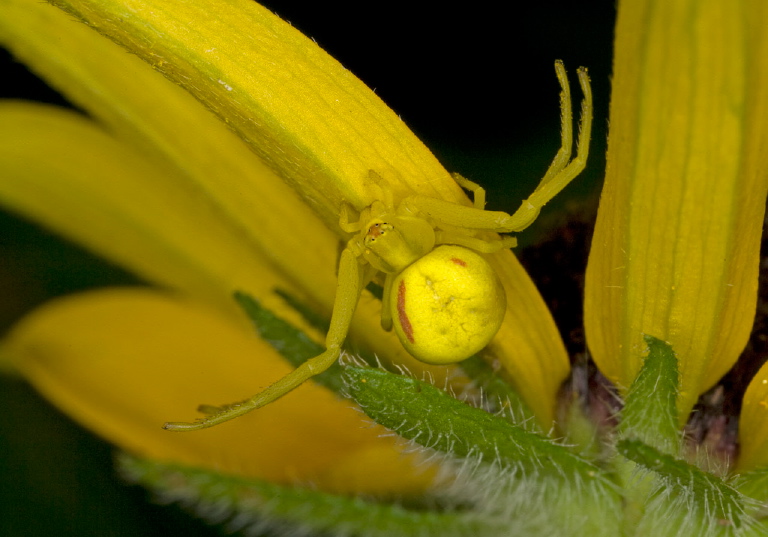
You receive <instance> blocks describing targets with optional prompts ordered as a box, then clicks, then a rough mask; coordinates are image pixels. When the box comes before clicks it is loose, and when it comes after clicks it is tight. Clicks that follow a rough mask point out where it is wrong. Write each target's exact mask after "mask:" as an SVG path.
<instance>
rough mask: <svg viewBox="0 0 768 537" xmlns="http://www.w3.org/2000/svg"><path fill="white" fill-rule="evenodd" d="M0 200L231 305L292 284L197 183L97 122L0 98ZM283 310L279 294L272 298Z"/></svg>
mask: <svg viewBox="0 0 768 537" xmlns="http://www.w3.org/2000/svg"><path fill="white" fill-rule="evenodd" d="M0 116H1V117H2V121H1V122H0V162H2V163H3V180H2V181H0V200H2V202H3V203H4V204H6V205H8V206H9V207H11V208H13V209H15V210H17V211H20V212H21V213H23V214H25V215H29V216H30V217H33V218H34V219H36V220H37V221H39V222H41V223H43V224H44V225H46V226H49V227H51V228H53V229H56V230H58V231H59V232H60V233H62V234H64V235H65V236H67V237H70V238H72V239H75V240H77V241H79V242H80V243H82V244H84V245H85V246H86V247H88V248H89V249H91V250H93V251H95V252H98V253H100V254H102V255H104V256H105V257H107V258H108V259H111V260H113V261H115V262H117V263H120V264H121V265H122V266H125V267H127V268H129V269H130V270H132V271H134V272H135V273H136V274H138V275H140V276H142V277H143V278H145V279H147V280H149V281H152V282H158V283H161V284H163V285H166V286H168V287H171V288H175V289H182V290H185V291H187V292H188V293H189V294H191V295H194V296H197V297H198V298H200V299H202V300H205V301H207V302H211V303H213V304H215V305H217V306H218V307H220V308H222V309H224V310H225V311H230V312H232V311H234V308H235V306H234V304H233V300H232V299H231V293H232V291H233V290H235V289H245V290H248V291H249V292H251V293H254V294H257V295H259V296H265V297H268V296H270V295H273V293H272V289H273V288H274V287H284V288H285V289H287V290H295V287H294V286H293V285H292V283H291V282H290V281H288V280H287V279H285V278H283V277H281V276H279V275H278V274H277V273H276V272H275V271H274V270H273V269H271V267H270V266H269V264H267V263H266V262H265V260H264V258H263V256H262V255H261V252H259V250H258V248H256V247H254V245H253V243H252V242H249V241H247V240H245V239H244V237H243V236H242V234H241V233H239V232H238V229H237V228H236V227H233V226H231V225H230V222H229V221H227V220H226V219H225V218H222V217H221V216H220V215H219V214H217V212H216V211H215V209H213V208H212V207H210V205H209V204H208V203H207V201H206V200H205V199H204V198H200V197H199V196H197V195H196V193H195V192H194V190H190V189H188V188H183V187H184V186H185V185H184V183H182V182H180V181H173V180H170V179H169V175H170V174H173V173H174V170H172V169H164V168H161V167H158V166H156V165H155V164H153V163H151V162H148V161H147V160H146V159H144V158H143V156H142V155H141V154H138V153H136V152H135V151H133V150H132V148H130V147H128V146H126V145H124V144H121V143H119V142H118V141H116V140H115V139H113V138H112V137H111V136H109V135H108V134H107V133H105V132H104V131H103V130H101V129H99V128H98V127H97V126H96V125H95V124H94V123H93V122H91V121H89V120H87V119H85V118H84V117H82V116H79V115H77V114H74V113H72V112H68V111H65V110H63V109H60V108H56V107H51V106H43V105H36V104H22V103H8V102H3V103H0ZM272 303H273V305H274V307H276V308H279V307H280V304H279V300H278V299H277V298H276V297H274V298H273V299H272Z"/></svg>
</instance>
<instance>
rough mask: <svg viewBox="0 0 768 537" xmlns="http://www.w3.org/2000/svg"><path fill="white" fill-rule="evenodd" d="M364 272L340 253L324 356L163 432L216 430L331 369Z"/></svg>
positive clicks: (354, 258) (203, 408)
mask: <svg viewBox="0 0 768 537" xmlns="http://www.w3.org/2000/svg"><path fill="white" fill-rule="evenodd" d="M363 272H365V271H362V270H361V265H360V261H359V260H358V257H357V256H356V255H355V254H354V253H353V252H352V250H351V249H350V248H346V249H344V251H343V252H342V253H341V261H340V262H339V279H338V284H337V287H336V299H335V300H334V303H333V314H332V315H331V326H330V328H329V329H328V334H327V335H326V338H325V347H326V350H325V352H323V353H322V354H320V355H319V356H316V357H314V358H311V359H309V360H307V361H306V362H304V363H303V364H302V365H301V366H299V367H297V368H296V369H294V370H293V371H291V372H290V373H288V374H287V375H286V376H284V377H283V378H281V379H280V380H278V381H277V382H275V383H274V384H272V385H271V386H269V387H268V388H267V389H265V390H264V391H262V392H259V393H257V394H256V395H254V396H253V397H251V398H250V399H246V400H245V401H241V402H238V403H232V404H229V405H224V406H220V407H215V406H211V405H201V406H200V408H199V410H200V411H201V412H205V413H207V414H209V415H207V416H205V417H204V418H200V419H198V420H197V421H195V422H191V423H186V422H171V423H166V424H165V425H163V429H168V430H170V431H195V430H198V429H205V428H206V427H213V426H214V425H218V424H220V423H224V422H225V421H229V420H231V419H233V418H237V417H239V416H242V415H243V414H247V413H248V412H250V411H252V410H256V409H257V408H261V407H263V406H265V405H267V404H269V403H271V402H272V401H275V400H276V399H279V398H280V397H282V396H283V395H285V394H287V393H288V392H290V391H291V390H293V389H295V388H297V387H299V386H300V385H301V384H303V383H304V382H306V381H307V380H308V379H310V378H312V377H313V376H315V375H318V374H320V373H322V372H323V371H325V370H326V369H328V368H329V367H330V366H331V365H333V363H334V362H335V361H336V360H337V359H338V357H339V354H340V353H341V346H342V345H343V344H344V340H345V339H346V337H347V332H349V325H350V323H351V322H352V314H353V313H354V312H355V308H356V307H357V301H358V300H359V298H360V293H361V291H362V289H363V287H364V285H365V284H366V283H367V282H364V281H363V276H362V274H363Z"/></svg>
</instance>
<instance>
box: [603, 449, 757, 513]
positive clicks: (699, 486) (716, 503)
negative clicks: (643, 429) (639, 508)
mask: <svg viewBox="0 0 768 537" xmlns="http://www.w3.org/2000/svg"><path fill="white" fill-rule="evenodd" d="M616 449H617V451H618V452H619V453H620V454H621V455H623V456H624V457H625V458H626V459H628V460H630V461H632V462H634V463H636V464H637V465H639V466H640V467H641V468H643V469H645V470H647V471H649V472H650V473H651V474H652V475H654V476H656V478H657V479H658V480H659V481H658V485H659V486H658V490H657V491H656V492H655V493H653V494H654V495H656V496H659V497H662V498H663V502H664V503H665V504H666V505H667V506H668V507H669V506H673V505H676V506H677V507H678V509H673V510H672V511H670V513H672V512H676V513H677V516H678V517H680V518H682V517H689V518H691V519H692V520H693V519H702V518H707V519H708V520H706V519H704V520H702V521H703V522H704V523H705V524H708V525H711V526H718V525H720V526H733V527H734V528H739V527H741V526H743V525H745V523H746V524H751V523H752V522H754V521H753V520H752V519H751V517H749V516H748V515H747V509H746V507H747V505H748V504H749V503H751V502H750V501H749V499H748V498H746V497H745V496H744V495H742V494H741V493H740V492H739V491H738V490H736V489H735V488H733V487H731V486H730V485H729V484H727V483H726V482H725V481H723V480H722V479H721V478H719V477H717V476H715V475H713V474H710V473H708V472H704V471H703V470H701V469H699V468H698V467H696V466H694V465H692V464H688V463H687V462H685V461H683V460H680V459H677V458H675V457H673V456H672V455H669V454H667V453H664V452H662V451H660V450H659V449H656V448H655V447H653V446H649V445H648V444H646V443H644V442H642V441H641V440H638V439H623V440H620V441H619V442H618V444H617V445H616ZM673 499H679V500H680V502H678V503H676V502H673V501H672V500H673ZM648 516H652V517H654V518H656V517H655V514H654V512H653V510H650V511H649V512H648Z"/></svg>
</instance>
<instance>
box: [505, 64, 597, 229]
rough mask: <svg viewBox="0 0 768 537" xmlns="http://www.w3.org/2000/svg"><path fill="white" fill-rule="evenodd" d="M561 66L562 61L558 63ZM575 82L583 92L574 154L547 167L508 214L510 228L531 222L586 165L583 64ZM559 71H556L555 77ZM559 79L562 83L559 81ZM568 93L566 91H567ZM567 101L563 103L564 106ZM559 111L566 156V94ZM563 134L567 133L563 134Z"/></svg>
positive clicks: (588, 91) (587, 106) (588, 105)
mask: <svg viewBox="0 0 768 537" xmlns="http://www.w3.org/2000/svg"><path fill="white" fill-rule="evenodd" d="M560 67H562V64H560ZM577 74H578V77H579V84H580V85H581V90H582V92H583V93H584V100H583V101H582V102H581V124H580V126H579V138H578V140H577V142H576V156H575V157H574V159H573V160H572V161H571V162H570V163H568V164H567V165H565V166H564V167H563V166H562V165H561V164H559V162H558V157H560V152H558V155H557V156H556V157H555V160H554V161H553V162H552V164H551V165H550V169H549V170H547V173H546V174H545V175H544V178H543V179H542V180H541V182H540V183H539V186H538V187H536V190H534V191H533V194H531V195H530V196H529V197H528V199H527V200H524V201H523V202H522V204H521V205H520V208H519V209H518V210H517V211H515V213H514V214H513V215H512V217H511V219H510V222H509V224H508V225H509V227H510V228H511V229H510V231H522V230H523V229H525V228H527V227H528V226H529V225H531V224H532V223H533V221H534V220H535V219H536V217H537V216H538V215H539V211H541V208H542V207H543V206H544V205H545V204H546V203H547V202H549V200H551V199H552V198H554V197H555V196H556V195H557V194H558V193H559V192H560V191H561V190H562V189H563V188H565V187H566V185H568V183H570V182H571V181H572V180H573V179H574V177H576V176H577V175H578V174H580V173H581V172H582V171H583V170H584V167H585V166H586V165H587V155H588V154H589V141H590V138H591V133H592V88H591V86H590V84H589V75H587V70H586V69H585V68H584V67H579V69H578V71H577ZM559 77H560V75H559V74H558V78H559ZM561 83H563V82H562V81H561ZM567 86H568V82H567V81H565V82H564V83H563V92H564V93H565V92H566V88H567ZM569 95H570V94H569ZM566 105H567V106H566ZM562 106H563V108H562V113H561V115H562V116H563V117H565V116H566V115H567V116H568V128H567V130H566V128H565V127H563V135H562V145H563V147H561V149H560V151H563V150H564V149H563V148H565V147H566V145H567V147H568V149H567V156H568V158H570V146H571V145H572V135H571V127H570V124H571V120H570V114H571V105H570V97H569V99H568V102H567V103H564V104H563V105H562ZM566 135H567V136H566Z"/></svg>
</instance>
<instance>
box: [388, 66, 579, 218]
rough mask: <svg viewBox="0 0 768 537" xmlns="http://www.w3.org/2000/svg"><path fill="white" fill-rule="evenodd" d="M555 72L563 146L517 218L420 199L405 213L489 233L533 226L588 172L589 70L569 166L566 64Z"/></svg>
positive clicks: (414, 199)
mask: <svg viewBox="0 0 768 537" xmlns="http://www.w3.org/2000/svg"><path fill="white" fill-rule="evenodd" d="M555 69H556V71H557V73H558V79H559V80H560V84H561V85H562V88H563V91H562V94H561V95H562V100H561V118H562V124H563V125H564V126H563V128H562V146H561V148H560V150H559V151H558V153H557V155H556V156H555V159H554V160H553V161H552V164H551V165H550V167H549V169H548V170H547V173H546V174H545V175H544V178H543V179H542V180H541V182H540V183H539V186H537V187H536V190H534V191H533V194H531V196H530V197H529V198H528V199H527V200H525V201H523V203H522V204H521V206H520V208H519V209H518V210H517V211H515V213H514V214H512V215H510V214H508V213H505V212H502V211H485V210H479V209H478V208H477V207H465V206H463V205H457V204H455V203H451V202H448V201H444V200H438V199H434V198H429V197H426V196H420V195H416V196H409V197H407V198H405V199H404V200H403V201H402V202H401V205H402V206H403V207H404V210H405V211H406V212H409V213H412V214H417V213H419V212H421V213H423V214H426V215H427V216H429V217H431V218H433V219H434V220H437V221H439V222H442V223H444V224H447V225H450V226H454V227H463V228H469V229H477V230H488V231H495V232H497V233H513V232H517V231H522V230H524V229H525V228H527V227H528V226H530V225H531V224H532V223H533V221H534V220H536V217H537V216H538V215H539V211H541V208H542V207H543V206H544V205H545V204H546V203H547V202H548V201H549V200H551V199H552V198H553V197H555V195H556V194H557V193H558V192H560V191H561V190H562V189H563V188H565V186H566V185H567V184H568V183H569V182H571V181H572V180H573V178H574V177H576V176H577V175H578V174H579V173H580V172H581V171H582V170H583V169H584V167H585V165H586V162H587V155H588V153H589V140H590V133H591V130H592V91H591V88H590V85H589V76H588V75H587V70H586V69H585V68H583V67H580V68H579V70H578V77H579V83H580V85H581V89H582V91H583V92H584V100H583V101H582V105H581V125H580V129H579V139H578V141H577V143H576V157H575V158H574V159H573V160H572V161H571V162H570V163H568V164H565V163H566V162H567V159H569V158H570V155H571V150H570V145H572V138H573V136H572V127H571V123H572V120H571V116H572V114H571V100H570V90H569V89H568V80H567V78H565V71H564V69H563V67H562V63H560V62H559V61H558V62H557V63H556V64H555ZM566 125H567V126H566ZM459 184H461V183H459ZM462 186H463V185H462Z"/></svg>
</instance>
